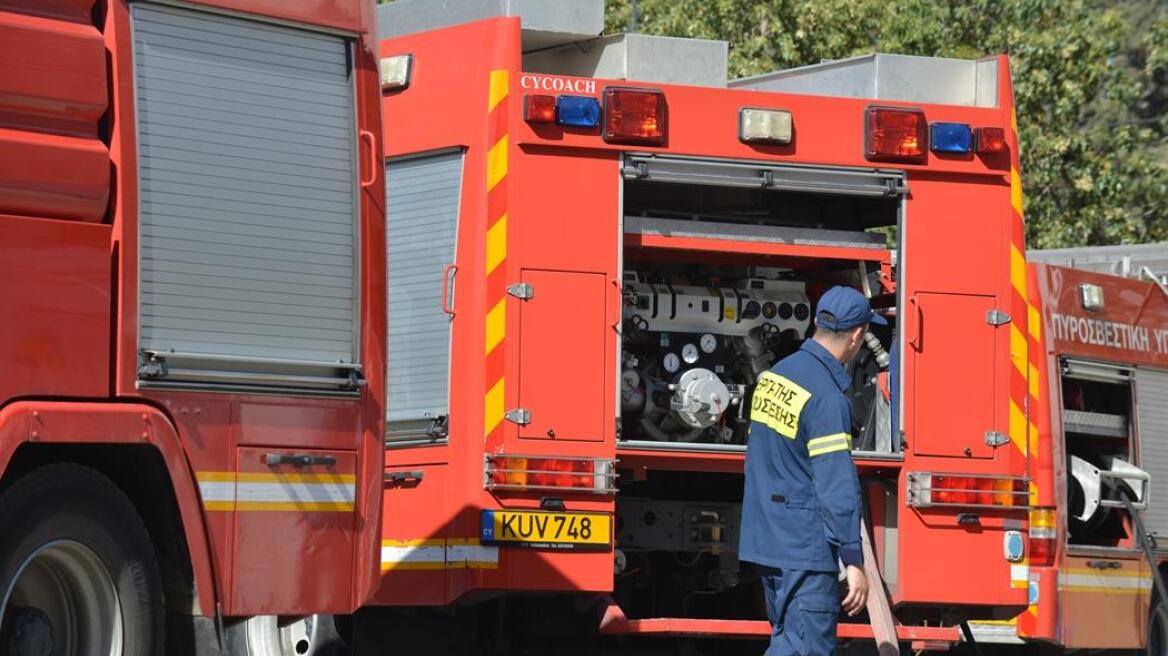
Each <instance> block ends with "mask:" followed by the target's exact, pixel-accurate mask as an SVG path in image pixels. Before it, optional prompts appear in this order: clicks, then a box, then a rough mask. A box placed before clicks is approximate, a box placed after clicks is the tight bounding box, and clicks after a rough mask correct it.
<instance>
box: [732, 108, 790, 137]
mask: <svg viewBox="0 0 1168 656" xmlns="http://www.w3.org/2000/svg"><path fill="white" fill-rule="evenodd" d="M793 126H794V124H793V122H792V120H791V112H788V111H785V110H782V109H757V108H754V107H743V108H742V109H741V110H740V111H739V112H738V140H739V141H741V142H743V143H758V144H769V145H775V146H785V145H787V144H789V143H791V137H792V135H793V133H794V127H793Z"/></svg>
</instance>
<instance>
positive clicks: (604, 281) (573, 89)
mask: <svg viewBox="0 0 1168 656" xmlns="http://www.w3.org/2000/svg"><path fill="white" fill-rule="evenodd" d="M500 7H502V8H500ZM588 7H592V8H593V9H595V11H594V12H593V13H591V14H590V13H589V11H588ZM379 11H380V12H381V14H380V16H379V19H380V21H381V26H382V28H381V29H382V36H383V37H385V38H384V39H383V40H382V41H381V44H380V53H379V55H380V57H381V67H382V69H381V70H382V76H383V77H382V83H383V89H384V104H383V114H384V120H385V122H386V125H387V126H394V125H396V126H401V125H417V126H423V125H424V126H425V127H424V129H423V128H419V129H406V130H402V129H399V130H392V131H389V132H388V133H387V139H386V151H385V154H386V179H387V193H388V196H387V208H388V235H389V239H388V242H389V251H388V253H389V256H388V269H389V316H390V321H389V342H388V347H389V353H388V357H389V362H390V368H389V377H388V390H389V397H388V398H389V401H388V413H389V414H388V425H387V445H388V452H387V456H386V467H385V479H386V487H385V500H384V508H385V513H384V519H383V528H382V531H383V533H382V543H381V545H382V547H381V554H382V571H383V576H382V585H381V588H380V590H379V592H378V593H377V594H376V595H375V598H374V605H375V606H378V607H372V608H367V609H365V610H363V611H362V613H361V614H360V615H358V622H357V627H356V634H357V636H356V639H357V642H358V643H359V644H360V645H361V646H362V647H363V646H364V645H366V644H388V643H391V642H392V644H395V645H398V646H401V647H402V648H404V649H425V650H426V651H428V652H430V653H441V652H443V650H445V651H446V652H449V653H473V652H474V650H476V649H478V650H483V651H487V650H490V649H505V648H515V649H522V648H524V647H526V648H539V649H545V650H551V649H562V648H567V647H573V648H578V649H589V648H594V647H598V646H600V645H604V644H609V642H611V641H612V640H617V641H620V642H621V643H622V644H626V645H628V646H637V645H641V646H644V647H646V648H650V647H652V645H654V644H657V645H658V647H660V648H665V647H664V645H663V643H660V642H657V643H654V642H653V641H652V640H649V641H648V642H646V641H645V640H644V639H645V638H652V637H654V636H657V637H669V638H677V639H681V640H682V641H684V640H689V639H695V638H699V637H740V638H744V637H754V638H759V637H765V636H766V635H768V634H769V627H768V625H767V623H766V621H765V619H764V614H763V611H762V606H761V599H762V593H761V590H760V588H759V585H758V580H757V577H756V576H755V574H754V572H753V571H752V570H751V569H750V568H749V567H745V566H743V565H742V564H741V563H740V562H739V561H738V558H737V539H738V516H739V504H740V501H741V491H742V461H743V456H744V449H745V444H744V441H745V437H746V432H747V427H748V424H749V405H750V396H751V392H752V389H753V384H754V381H755V379H756V378H757V376H758V374H759V373H760V372H762V371H765V370H766V369H768V368H769V367H770V366H771V365H772V364H773V363H774V362H776V361H777V360H778V359H780V358H782V357H784V356H785V355H787V354H788V353H790V352H792V351H793V350H794V349H796V348H798V346H799V344H800V343H801V342H802V340H804V339H806V338H807V337H808V335H809V334H810V331H811V326H812V316H813V310H814V308H815V303H816V299H817V298H818V296H819V295H820V294H822V293H823V291H824V290H826V289H827V288H828V287H830V286H831V285H834V284H846V285H851V286H854V287H855V288H857V289H860V290H862V291H863V292H864V293H865V294H867V295H868V296H870V297H871V298H872V301H873V305H874V306H875V307H877V308H878V311H880V312H883V313H884V314H885V315H886V316H888V317H889V318H890V319H891V320H892V324H893V325H892V327H891V328H890V329H887V330H876V329H874V330H873V331H872V334H871V335H870V336H869V337H868V346H867V348H866V350H865V351H864V352H863V353H862V355H861V357H860V360H859V363H858V364H857V366H856V367H855V369H854V373H853V376H854V383H853V386H852V389H851V395H852V398H853V400H854V410H855V411H854V413H853V414H854V416H855V425H854V426H853V438H854V444H855V447H856V448H855V452H854V454H853V455H854V458H855V460H856V463H857V466H858V467H859V470H860V474H861V477H862V481H863V483H864V495H865V500H866V501H867V505H868V515H869V520H870V525H871V527H872V541H873V545H874V552H875V557H876V560H877V562H878V564H879V566H880V568H881V571H882V576H883V579H884V583H885V584H886V586H887V590H888V592H889V594H890V596H891V601H892V603H893V604H895V605H896V608H897V611H896V612H897V616H898V617H899V619H900V621H901V622H903V624H902V625H900V626H899V627H897V628H896V633H897V635H898V636H899V639H900V640H903V641H905V643H906V644H908V643H912V644H915V645H917V646H925V647H936V646H942V645H945V644H949V643H951V642H953V641H955V640H957V639H958V635H959V629H958V626H959V624H960V623H961V622H962V621H964V620H968V619H978V618H991V619H992V618H998V619H1007V618H1010V617H1013V616H1015V615H1017V614H1018V613H1019V612H1022V611H1025V610H1026V609H1027V607H1028V601H1029V598H1030V592H1029V588H1030V571H1029V565H1028V562H1029V561H1028V559H1029V557H1030V553H1031V552H1032V551H1033V550H1034V549H1036V548H1041V547H1039V546H1037V545H1036V544H1035V543H1034V540H1035V538H1036V536H1035V535H1034V534H1032V533H1031V532H1030V530H1029V529H1030V526H1031V516H1032V515H1033V514H1034V513H1036V512H1037V513H1040V514H1041V513H1042V512H1043V511H1042V510H1041V504H1042V503H1048V502H1049V501H1048V499H1049V497H1046V496H1043V495H1044V494H1047V495H1049V494H1051V491H1050V490H1049V489H1048V490H1047V491H1045V492H1044V491H1043V490H1042V489H1041V485H1042V481H1041V479H1039V478H1037V477H1035V475H1034V465H1035V462H1036V460H1035V459H1034V457H1032V453H1034V449H1033V448H1032V446H1033V442H1034V440H1035V439H1036V436H1035V434H1034V433H1033V432H1032V431H1031V428H1030V424H1031V422H1030V421H1029V420H1028V417H1029V416H1030V415H1029V414H1028V413H1029V412H1030V409H1031V408H1032V406H1033V404H1034V402H1033V400H1032V399H1031V389H1032V388H1031V383H1030V381H1031V377H1030V372H1031V371H1033V370H1034V369H1036V368H1037V367H1039V366H1040V365H1041V363H1042V361H1043V359H1042V357H1041V356H1040V354H1041V352H1042V351H1041V349H1040V348H1038V342H1037V341H1036V338H1035V331H1036V325H1035V324H1037V322H1038V321H1039V318H1038V316H1037V314H1035V313H1033V312H1032V311H1031V309H1030V305H1029V304H1028V293H1029V292H1028V290H1029V288H1030V285H1029V282H1028V280H1027V270H1026V264H1025V259H1024V255H1023V254H1024V252H1025V250H1024V245H1023V221H1022V212H1021V210H1022V206H1021V202H1022V196H1021V186H1020V182H1019V175H1018V165H1017V161H1018V159H1017V158H1018V152H1017V139H1016V133H1015V127H1014V117H1013V104H1012V95H1011V93H1012V92H1011V86H1010V77H1009V70H1008V66H1007V61H1006V59H1005V58H999V57H993V58H989V59H984V60H978V61H963V60H946V59H931V58H920V57H902V56H890V55H876V56H871V57H861V58H857V59H852V60H845V61H841V62H830V63H826V64H822V65H817V66H812V67H807V68H804V69H795V70H791V71H784V72H779V73H774V74H770V75H764V76H759V77H756V78H750V79H746V80H738V81H734V82H732V83H729V84H727V82H726V79H725V67H724V63H725V54H726V50H725V44H723V43H720V42H708V41H695V40H679V39H668V38H660V37H649V36H644V35H624V36H616V37H600V38H597V37H595V34H597V33H599V32H600V28H601V22H600V19H601V18H602V6H601V4H600V3H539V4H538V5H536V6H532V7H525V8H521V9H516V8H510V7H509V6H502V5H498V4H497V3H489V2H483V3H462V4H460V5H458V6H453V5H447V4H442V5H441V6H440V5H439V4H438V3H428V2H423V1H409V0H402V1H399V2H396V3H393V4H391V5H388V6H385V7H381V8H380V9H379ZM519 14H522V15H519ZM711 62H713V65H711ZM1032 326H1033V327H1032ZM1039 535H1040V536H1041V535H1044V534H1039ZM1044 544H1045V543H1044ZM955 563H961V570H962V571H964V572H970V573H973V572H976V576H964V575H960V574H959V573H956V572H955V570H954V566H955ZM840 634H841V636H842V637H844V638H864V637H868V638H870V637H871V636H872V629H871V628H870V627H869V625H868V624H867V623H844V624H842V625H841V627H840ZM581 636H585V637H583V638H582V637H581ZM605 641H609V642H605ZM672 644H673V645H674V646H673V647H669V648H673V649H680V648H681V647H680V646H678V645H680V642H678V641H675V642H673V643H672Z"/></svg>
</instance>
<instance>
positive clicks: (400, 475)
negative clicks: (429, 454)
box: [385, 470, 426, 485]
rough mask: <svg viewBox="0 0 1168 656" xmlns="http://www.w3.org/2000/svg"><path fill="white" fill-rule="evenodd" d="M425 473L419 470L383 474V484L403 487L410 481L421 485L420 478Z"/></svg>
mask: <svg viewBox="0 0 1168 656" xmlns="http://www.w3.org/2000/svg"><path fill="white" fill-rule="evenodd" d="M425 473H426V472H424V471H421V470H418V471H395V472H385V482H386V483H389V484H390V485H404V484H405V483H409V482H411V481H414V482H418V483H421V482H422V476H423V475H425Z"/></svg>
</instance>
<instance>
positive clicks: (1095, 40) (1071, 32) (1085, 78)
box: [607, 0, 1168, 248]
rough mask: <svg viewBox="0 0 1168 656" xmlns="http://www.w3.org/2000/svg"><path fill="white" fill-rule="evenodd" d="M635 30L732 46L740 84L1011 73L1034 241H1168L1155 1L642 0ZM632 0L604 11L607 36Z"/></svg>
mask: <svg viewBox="0 0 1168 656" xmlns="http://www.w3.org/2000/svg"><path fill="white" fill-rule="evenodd" d="M637 18H638V30H639V31H642V32H645V33H650V34H665V35H672V36H686V37H699V38H707V39H724V40H727V41H729V42H730V75H731V77H740V76H745V75H751V74H756V73H762V72H766V71H771V70H776V69H781V68H791V67H794V66H802V65H806V64H811V63H815V62H818V61H821V60H824V59H839V58H843V57H850V56H854V55H858V54H864V53H868V52H892V53H902V54H912V55H930V56H942V57H961V58H975V57H982V56H986V55H992V54H997V53H1002V52H1005V53H1007V54H1009V55H1010V57H1011V62H1012V64H1011V65H1012V69H1013V80H1014V94H1015V101H1016V105H1017V116H1018V127H1019V139H1020V141H1021V156H1022V180H1023V187H1024V189H1025V191H1026V207H1025V210H1026V217H1027V221H1028V241H1029V244H1030V246H1031V247H1037V248H1047V247H1057V246H1074V245H1087V244H1112V243H1133V242H1150V241H1163V240H1168V140H1166V135H1168V116H1166V113H1165V107H1166V106H1168V4H1165V3H1163V2H1157V1H1156V0H1142V1H1137V0H1129V1H1126V2H1123V1H1117V0H1111V1H1110V2H1099V1H1095V2H1092V1H1090V0H896V1H894V2H888V1H887V0H767V1H765V2H759V1H757V0H640V1H639V2H638V17H637ZM629 19H630V2H629V0H608V14H607V23H608V29H609V31H610V32H619V31H623V30H624V29H626V28H627V26H628V25H629Z"/></svg>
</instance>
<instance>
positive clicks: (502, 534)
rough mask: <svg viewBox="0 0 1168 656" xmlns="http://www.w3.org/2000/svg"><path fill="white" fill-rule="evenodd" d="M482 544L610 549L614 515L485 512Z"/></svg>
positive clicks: (483, 515) (517, 511) (527, 511)
mask: <svg viewBox="0 0 1168 656" xmlns="http://www.w3.org/2000/svg"><path fill="white" fill-rule="evenodd" d="M481 526H482V538H481V539H482V541H483V542H486V543H491V544H500V545H506V546H514V547H530V548H537V549H608V547H609V545H610V544H612V516H611V515H596V514H590V513H563V512H541V511H534V510H484V511H483V514H482V524H481Z"/></svg>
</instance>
